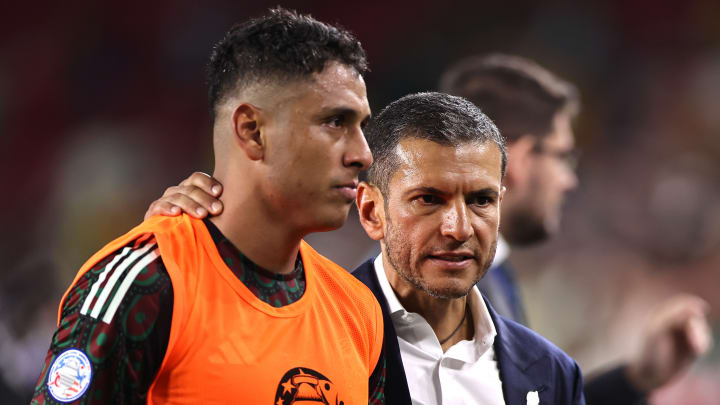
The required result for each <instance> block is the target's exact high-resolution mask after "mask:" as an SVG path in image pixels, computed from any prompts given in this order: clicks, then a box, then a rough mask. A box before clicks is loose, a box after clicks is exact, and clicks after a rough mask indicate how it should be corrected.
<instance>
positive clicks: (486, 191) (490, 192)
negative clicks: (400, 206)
mask: <svg viewBox="0 0 720 405" xmlns="http://www.w3.org/2000/svg"><path fill="white" fill-rule="evenodd" d="M417 192H420V193H427V194H436V195H447V194H450V193H448V192H445V191H442V190H440V189H437V188H435V187H416V188H413V189H410V190H409V191H408V194H412V193H417ZM498 195H500V193H499V192H498V191H497V190H495V189H493V188H492V187H486V188H483V189H480V190H475V191H471V192H470V193H468V196H471V197H493V198H497V197H498Z"/></svg>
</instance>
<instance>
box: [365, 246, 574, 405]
mask: <svg viewBox="0 0 720 405" xmlns="http://www.w3.org/2000/svg"><path fill="white" fill-rule="evenodd" d="M352 274H353V275H354V276H355V277H356V278H357V279H358V280H360V281H362V282H363V283H364V284H365V285H366V286H368V288H370V290H371V291H372V292H373V294H375V298H377V300H378V302H379V303H380V307H381V308H382V313H383V323H384V325H385V360H386V362H387V364H386V370H385V373H386V379H385V403H387V404H390V405H405V404H407V405H410V404H411V403H412V402H411V400H410V391H409V389H408V385H407V379H406V377H405V370H404V369H403V364H402V358H401V356H400V346H399V344H398V340H397V334H396V333H395V327H394V326H393V323H392V319H391V318H390V311H389V307H388V303H387V300H386V299H385V295H384V294H383V292H382V288H381V287H380V283H379V281H378V279H377V275H376V274H375V268H374V266H373V261H372V260H368V261H367V262H365V263H363V264H362V265H360V267H358V268H357V269H355V271H353V273H352ZM486 304H487V307H488V311H489V312H490V317H491V318H492V321H493V323H494V324H495V329H496V330H497V336H496V337H495V343H494V345H493V347H494V349H495V356H496V357H497V362H498V368H499V370H500V380H501V381H502V390H503V395H504V397H505V403H506V404H507V405H527V393H528V392H530V391H538V393H539V396H540V404H553V405H565V404H567V405H579V404H585V399H584V397H583V393H582V374H581V373H580V368H579V367H578V365H577V363H575V361H574V360H573V359H571V358H570V357H569V356H568V355H567V354H565V353H564V352H562V351H561V350H560V349H558V348H557V347H555V346H554V345H553V344H552V343H550V342H548V341H547V340H545V339H544V338H543V337H542V336H540V335H538V334H537V333H535V332H533V331H531V330H530V329H528V328H526V327H524V326H522V325H520V324H518V323H516V322H513V321H510V320H508V319H505V318H503V317H501V316H499V315H498V314H497V313H496V312H495V310H494V309H493V308H492V307H491V306H490V305H489V304H488V303H487V300H486Z"/></svg>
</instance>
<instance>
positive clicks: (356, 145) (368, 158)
mask: <svg viewBox="0 0 720 405" xmlns="http://www.w3.org/2000/svg"><path fill="white" fill-rule="evenodd" d="M372 162H373V157H372V153H371V152H370V147H369V146H368V143H367V140H365V136H364V135H363V132H362V129H360V128H358V129H357V130H356V131H354V132H353V134H352V136H351V141H350V142H348V145H347V151H346V152H345V155H344V156H343V164H344V165H345V166H347V167H350V166H356V167H358V168H359V169H360V170H367V169H368V168H369V167H370V165H371V164H372Z"/></svg>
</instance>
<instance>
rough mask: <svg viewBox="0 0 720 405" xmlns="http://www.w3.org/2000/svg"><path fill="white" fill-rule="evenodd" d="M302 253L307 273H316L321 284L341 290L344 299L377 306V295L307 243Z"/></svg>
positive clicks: (301, 250) (301, 248)
mask: <svg viewBox="0 0 720 405" xmlns="http://www.w3.org/2000/svg"><path fill="white" fill-rule="evenodd" d="M300 253H301V254H302V259H303V265H304V266H305V269H306V271H308V270H310V271H316V272H317V273H318V275H319V276H320V277H319V278H320V282H322V283H324V284H326V285H329V286H331V287H332V288H337V289H339V290H340V291H339V292H341V294H342V295H343V296H344V298H349V299H352V300H353V301H356V302H359V303H363V304H364V305H370V306H376V305H377V301H376V300H375V295H374V294H373V293H372V292H371V291H370V290H369V289H368V287H367V286H366V285H365V284H363V282H361V281H360V280H358V279H357V278H356V277H355V276H354V275H352V274H350V272H348V271H347V270H345V269H343V268H342V267H340V266H339V265H338V264H336V263H334V262H333V261H332V260H330V259H328V258H326V257H325V256H323V255H321V254H320V253H318V252H317V251H315V250H314V249H313V248H312V247H311V246H310V245H308V244H307V243H305V242H303V243H302V244H301V246H300Z"/></svg>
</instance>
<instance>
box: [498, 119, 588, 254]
mask: <svg viewBox="0 0 720 405" xmlns="http://www.w3.org/2000/svg"><path fill="white" fill-rule="evenodd" d="M571 119H572V116H571V115H570V114H569V113H567V112H564V111H561V112H559V113H557V114H556V115H555V117H554V119H553V127H552V131H551V132H550V133H549V134H548V135H547V136H544V137H537V136H531V135H527V136H525V137H523V138H521V139H520V140H518V141H516V142H515V143H514V144H512V145H510V146H509V148H508V159H509V163H508V177H509V178H511V179H512V185H511V186H509V190H508V195H507V201H506V204H504V206H503V212H502V220H503V222H502V227H501V231H502V234H503V236H504V237H505V239H507V240H508V242H509V243H510V244H514V245H528V244H533V243H537V242H540V241H543V240H545V239H547V238H548V237H549V236H551V235H553V234H555V233H556V232H557V231H558V230H559V228H560V220H561V217H562V208H563V204H564V201H565V196H566V194H567V192H568V191H570V190H572V189H574V188H575V187H577V184H578V179H577V176H576V174H575V164H576V153H575V140H574V137H573V132H572V127H571ZM515 144H518V145H517V146H516V145H515Z"/></svg>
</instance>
